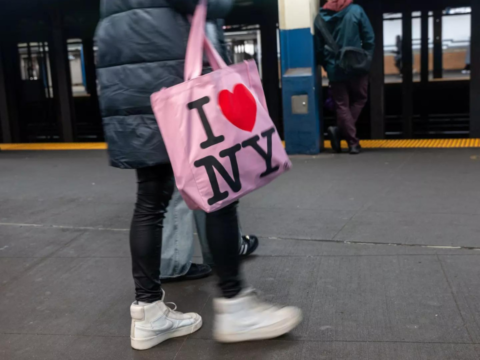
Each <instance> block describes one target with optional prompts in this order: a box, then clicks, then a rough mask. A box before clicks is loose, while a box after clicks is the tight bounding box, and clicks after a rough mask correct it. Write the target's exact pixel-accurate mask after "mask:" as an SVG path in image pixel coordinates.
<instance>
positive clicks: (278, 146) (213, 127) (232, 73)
mask: <svg viewBox="0 0 480 360" xmlns="http://www.w3.org/2000/svg"><path fill="white" fill-rule="evenodd" d="M206 16H207V1H206V0H200V3H199V5H198V6H197V9H196V11H195V15H194V17H193V21H192V28H191V31H190V37H189V41H188V47H187V55H186V60H185V82H184V83H181V84H179V85H176V86H173V87H171V88H168V89H162V90H161V91H159V92H157V93H155V94H153V95H152V97H151V102H152V107H153V111H154V113H155V117H156V119H157V122H158V125H159V127H160V131H161V133H162V137H163V139H164V141H165V145H166V148H167V151H168V155H169V157H170V161H171V164H172V167H173V171H174V173H175V180H176V183H177V187H178V189H179V190H180V193H181V194H182V196H183V198H184V199H185V201H186V203H187V205H188V206H189V207H190V208H191V209H202V210H204V211H206V212H212V211H216V210H219V209H221V208H223V207H225V206H227V205H229V204H231V203H232V202H234V201H236V200H238V199H239V198H241V197H242V196H245V195H246V194H248V193H250V192H252V191H254V190H256V189H258V188H260V187H262V186H264V185H266V184H268V183H270V182H271V181H272V180H274V179H275V178H277V177H278V176H279V175H281V174H282V173H284V172H285V171H287V170H289V169H290V168H291V162H290V160H289V158H288V156H287V154H286V152H285V150H284V148H283V146H282V142H281V140H280V137H279V135H278V132H277V129H276V128H275V126H274V124H273V122H272V120H271V119H270V116H269V115H268V110H267V105H266V101H265V95H264V92H263V88H262V83H261V81H260V76H259V74H258V69H257V66H256V64H255V62H254V61H247V62H244V63H241V64H237V65H233V66H227V65H226V64H225V62H224V61H223V60H222V58H221V56H220V55H219V54H218V53H217V51H216V50H215V48H214V47H213V46H212V44H211V43H210V42H209V41H208V40H207V38H206V36H205V21H206ZM204 48H205V51H206V53H207V58H208V60H209V62H210V65H211V66H212V68H213V70H214V71H213V72H211V73H209V74H207V75H203V76H201V73H202V68H203V50H204Z"/></svg>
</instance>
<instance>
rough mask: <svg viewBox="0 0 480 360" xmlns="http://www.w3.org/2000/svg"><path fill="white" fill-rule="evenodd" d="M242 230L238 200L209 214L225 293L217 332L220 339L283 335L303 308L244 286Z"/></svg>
mask: <svg viewBox="0 0 480 360" xmlns="http://www.w3.org/2000/svg"><path fill="white" fill-rule="evenodd" d="M238 234H239V229H238V218H237V203H234V204H231V205H229V206H227V207H225V208H223V209H221V210H218V211H216V212H213V213H210V214H207V238H208V242H209V244H210V250H211V252H212V256H213V259H214V261H215V264H216V272H217V274H218V277H219V287H220V290H221V293H222V296H223V297H222V298H217V299H215V300H214V309H215V321H214V327H213V336H214V338H215V339H216V340H217V341H220V342H241V341H250V340H261V339H272V338H275V337H278V336H282V335H284V334H286V333H288V332H290V331H291V330H293V329H294V328H295V327H296V326H297V325H298V324H299V323H300V322H301V320H302V312H301V310H300V309H298V308H295V307H288V306H287V307H277V306H274V305H272V304H266V303H263V302H261V301H260V300H259V299H258V297H257V296H256V294H255V292H254V291H252V290H250V289H246V290H243V289H242V288H243V284H242V279H241V276H240V255H239V248H238ZM245 319H248V321H247V322H245Z"/></svg>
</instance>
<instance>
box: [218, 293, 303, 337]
mask: <svg viewBox="0 0 480 360" xmlns="http://www.w3.org/2000/svg"><path fill="white" fill-rule="evenodd" d="M213 306H214V309H215V324H214V328H213V337H214V338H215V340H217V341H219V342H222V343H233V342H241V341H250V340H265V339H273V338H276V337H279V336H282V335H284V334H287V333H289V332H290V331H292V330H293V329H294V328H296V327H297V326H298V324H300V322H301V321H302V311H301V310H300V309H299V308H296V307H279V306H274V305H271V304H267V303H263V302H261V301H259V300H258V297H257V295H256V294H255V292H254V291H253V290H246V291H243V292H242V293H240V294H239V295H238V296H237V297H235V298H233V299H216V300H214V304H213Z"/></svg>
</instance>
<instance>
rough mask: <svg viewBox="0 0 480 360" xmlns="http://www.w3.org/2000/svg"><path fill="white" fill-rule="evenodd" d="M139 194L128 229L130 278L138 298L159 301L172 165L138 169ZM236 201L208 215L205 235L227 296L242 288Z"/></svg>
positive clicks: (147, 301) (231, 295) (236, 292)
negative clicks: (165, 220)
mask: <svg viewBox="0 0 480 360" xmlns="http://www.w3.org/2000/svg"><path fill="white" fill-rule="evenodd" d="M137 179H138V193H137V203H136V205H135V213H134V215H133V220H132V226H131V231H130V249H131V253H132V267H133V278H134V280H135V291H136V299H137V301H142V302H146V303H152V302H155V301H158V300H161V297H162V290H161V283H160V257H161V250H162V230H163V219H164V218H165V214H166V211H167V206H168V203H169V202H170V199H171V197H172V194H173V190H174V186H175V182H174V177H173V171H172V168H171V165H160V166H155V167H149V168H143V169H138V170H137ZM238 231H239V230H238V218H237V203H234V204H231V205H229V206H227V207H225V208H223V209H221V210H218V211H216V212H213V213H211V214H207V238H208V242H209V245H210V251H211V252H212V256H213V260H214V262H215V264H216V268H215V270H216V272H217V274H218V276H219V278H220V282H219V287H220V289H221V291H222V295H223V296H224V297H226V298H232V297H234V296H236V295H237V294H238V293H239V292H240V291H241V290H242V282H241V279H240V274H239V267H240V257H239V248H238Z"/></svg>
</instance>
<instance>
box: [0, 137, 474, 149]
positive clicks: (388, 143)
mask: <svg viewBox="0 0 480 360" xmlns="http://www.w3.org/2000/svg"><path fill="white" fill-rule="evenodd" d="M361 144H362V147H363V148H365V149H382V148H383V149H407V148H417V149H423V148H425V149H426V148H429V149H446V148H480V139H423V140H422V139H415V140H362V141H361ZM342 147H343V148H347V147H348V146H347V143H346V142H345V141H342ZM325 148H327V149H329V148H331V145H330V141H328V140H325ZM105 149H107V144H106V143H32V144H0V150H4V151H20V150H105Z"/></svg>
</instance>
